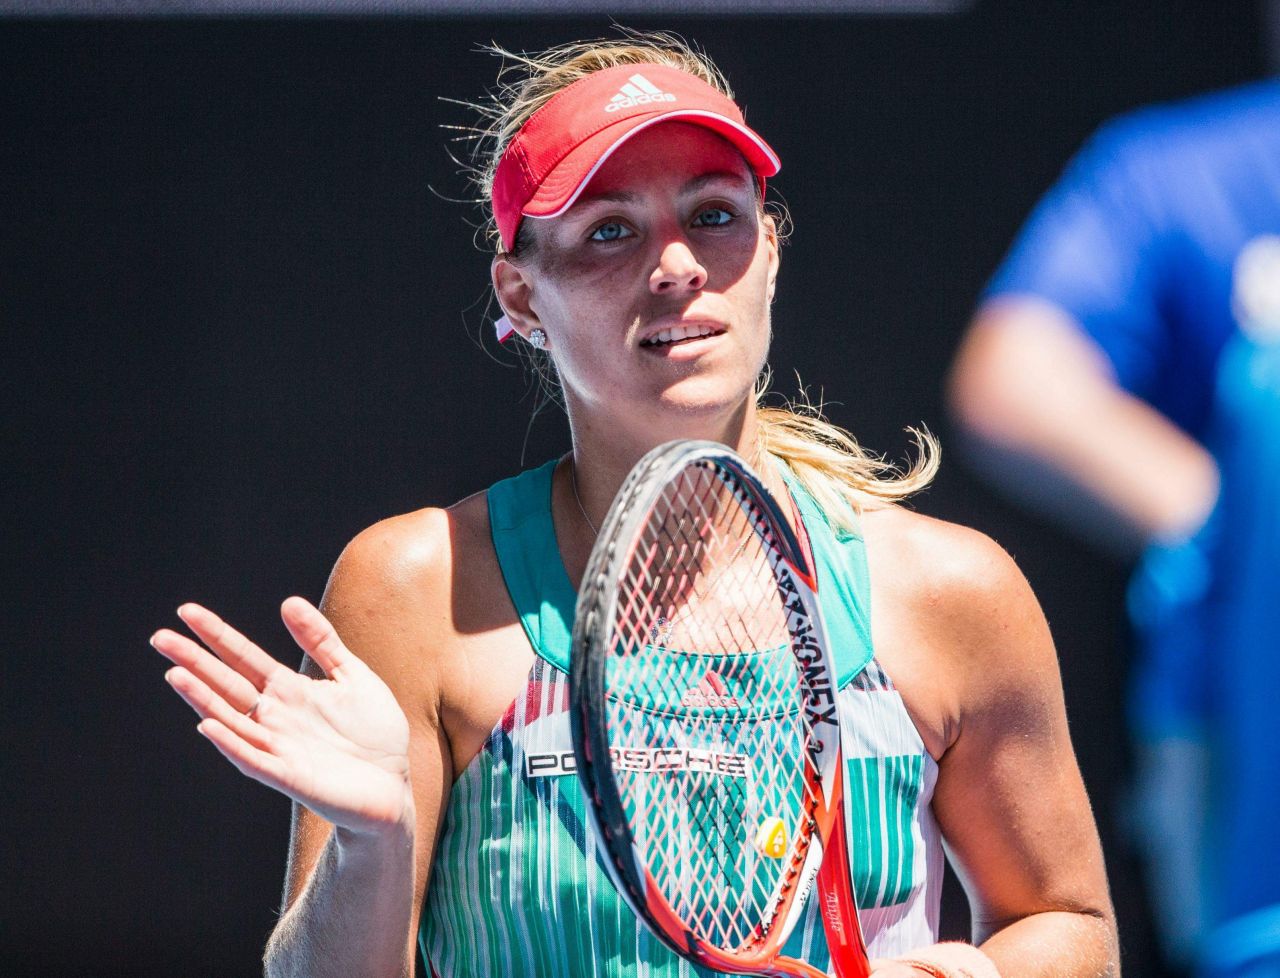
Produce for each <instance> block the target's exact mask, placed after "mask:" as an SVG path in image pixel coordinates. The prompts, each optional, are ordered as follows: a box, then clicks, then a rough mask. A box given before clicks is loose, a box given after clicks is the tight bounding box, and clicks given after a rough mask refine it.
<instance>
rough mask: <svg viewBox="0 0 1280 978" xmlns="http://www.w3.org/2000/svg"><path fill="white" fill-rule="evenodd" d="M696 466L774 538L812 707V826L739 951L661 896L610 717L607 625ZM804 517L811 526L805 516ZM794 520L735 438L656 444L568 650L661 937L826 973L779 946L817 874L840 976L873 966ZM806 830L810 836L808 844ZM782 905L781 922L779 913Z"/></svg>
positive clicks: (725, 965) (638, 882)
mask: <svg viewBox="0 0 1280 978" xmlns="http://www.w3.org/2000/svg"><path fill="white" fill-rule="evenodd" d="M691 467H702V468H707V469H718V470H719V471H720V473H722V475H721V476H720V477H721V478H722V479H723V481H724V483H725V484H726V485H727V486H728V487H729V488H730V489H731V490H732V491H733V493H734V495H735V497H736V498H737V500H738V502H739V504H740V505H741V506H742V508H743V509H744V511H745V512H746V513H747V514H748V515H749V517H750V518H751V522H752V524H753V526H754V527H755V529H756V532H757V533H759V534H760V536H761V539H762V540H763V542H764V549H765V552H766V554H768V558H769V561H770V565H771V567H772V569H773V572H774V576H775V578H776V580H777V584H778V592H779V596H780V597H781V599H782V603H783V606H784V608H785V609H786V615H787V628H788V631H789V632H790V636H791V647H792V651H793V652H794V653H795V655H796V658H797V660H798V664H799V666H800V668H801V672H802V674H803V676H804V681H803V682H802V684H801V693H802V697H803V702H802V708H803V709H804V711H805V713H806V715H807V716H808V718H809V724H810V727H811V728H812V729H813V730H814V731H815V734H816V736H815V737H814V738H813V740H812V742H811V744H810V749H809V752H808V758H807V761H806V763H805V765H804V775H805V778H806V780H807V782H808V784H807V786H806V787H807V788H808V789H809V790H808V791H806V792H805V797H806V799H807V800H808V805H809V809H810V810H809V811H808V813H807V816H808V817H807V819H806V820H805V821H806V822H807V824H802V826H801V827H800V828H799V829H798V830H797V834H798V835H800V834H801V833H803V834H804V835H802V837H801V839H800V840H798V841H797V843H796V844H795V845H793V846H792V851H791V855H790V856H789V862H788V865H787V866H785V867H784V868H783V872H782V876H781V880H780V882H779V883H778V885H777V887H776V889H775V892H774V896H773V901H772V903H773V909H772V912H771V915H770V917H769V918H768V920H767V921H766V922H765V923H764V924H762V925H761V927H760V928H759V929H758V933H757V935H756V936H755V938H754V939H753V940H748V941H746V942H744V944H743V945H741V946H740V947H738V948H736V949H733V950H729V949H725V948H719V947H715V946H713V945H710V944H708V943H707V942H706V941H704V940H702V939H701V938H700V937H699V936H698V935H697V934H696V933H694V932H693V931H692V930H691V929H690V928H689V927H688V925H687V924H686V923H685V922H684V921H683V920H682V918H681V917H680V916H679V915H678V914H677V913H676V911H675V910H674V909H673V908H672V906H671V905H670V903H669V902H668V901H667V900H666V898H665V897H664V896H663V894H662V892H661V890H660V888H659V887H658V886H657V884H656V882H655V881H654V879H653V877H652V876H651V875H650V873H649V871H648V868H647V866H646V864H645V862H644V859H643V854H642V852H641V850H640V849H639V847H638V846H637V845H636V843H635V840H634V838H633V836H632V833H631V830H630V828H629V826H628V824H627V820H626V817H625V814H624V811H623V806H622V801H621V798H620V797H619V795H618V791H617V785H616V782H615V781H614V778H613V774H612V771H611V769H610V758H609V745H608V735H607V731H606V730H605V725H604V722H603V719H602V718H603V699H604V695H605V660H606V654H604V653H603V652H602V651H600V650H602V649H605V648H607V647H608V645H609V643H610V642H611V636H610V635H609V634H608V633H609V631H610V629H611V627H612V622H613V620H614V613H615V611H616V606H617V602H618V591H617V586H616V582H617V581H618V580H619V579H620V575H621V572H622V570H621V569H622V568H625V567H626V566H627V565H628V563H629V561H630V559H631V555H632V548H633V547H634V545H635V543H636V540H637V539H638V534H639V530H640V527H641V525H642V524H643V523H644V521H645V520H646V519H647V518H648V515H649V512H650V510H651V509H652V507H653V505H654V504H655V503H656V502H657V500H658V499H659V497H660V496H661V493H662V491H663V489H664V487H665V486H667V485H668V484H669V483H670V482H671V480H673V479H674V478H676V477H677V476H678V475H679V474H680V473H681V472H684V471H686V470H687V469H689V468H691ZM796 524H797V526H798V527H799V529H800V534H801V536H802V537H803V536H804V528H803V525H802V524H801V523H800V520H799V518H798V516H797V519H796ZM807 544H808V540H807V539H804V540H803V543H802V542H801V539H800V538H797V535H796V533H795V532H793V531H792V529H791V526H790V525H789V524H788V523H787V520H786V518H785V516H784V515H783V512H782V510H781V508H780V507H779V506H778V503H777V501H776V500H775V499H774V497H773V495H772V494H771V493H770V492H769V491H768V489H767V488H766V487H765V485H764V483H763V481H762V480H761V479H760V478H759V476H758V475H756V473H755V472H753V471H752V470H751V468H750V467H749V466H748V465H747V463H746V462H745V461H744V460H743V459H742V458H741V457H740V456H739V455H738V454H737V453H735V452H733V451H732V450H731V449H729V448H727V447H726V446H724V445H720V444H717V443H715V442H705V441H676V442H668V443H667V444H665V445H660V446H659V447H657V448H655V449H653V450H652V451H651V452H649V453H648V454H647V455H645V457H644V458H642V459H641V460H640V461H639V462H638V463H637V464H636V466H635V467H634V468H633V469H632V471H631V473H630V474H629V475H628V477H627V479H626V480H625V481H624V482H623V485H622V488H621V489H620V490H619V491H618V495H617V497H616V498H615V500H614V503H613V506H612V507H611V508H610V510H609V514H608V515H607V516H606V517H605V520H604V523H603V524H602V525H601V528H600V533H599V536H598V537H597V540H596V544H595V547H594V548H593V550H592V553H591V558H590V560H589V561H588V564H587V570H586V573H585V574H584V576H583V581H582V587H581V589H580V591H579V595H578V606H577V613H576V615H575V618H574V627H573V642H572V652H571V656H570V676H569V698H570V724H571V727H572V731H573V746H574V753H575V755H576V758H577V766H578V776H579V779H580V781H581V784H582V787H583V791H584V793H585V794H586V796H587V798H586V800H587V805H586V808H587V811H588V813H589V817H590V819H591V821H592V823H593V825H594V827H595V829H596V838H597V839H598V840H599V841H600V849H601V852H602V855H603V856H604V857H605V858H604V862H605V865H606V866H607V867H608V869H609V873H610V875H611V877H612V878H613V881H614V884H615V886H616V887H617V889H618V891H619V892H620V893H621V894H622V895H623V897H624V898H625V899H626V900H627V902H628V904H630V906H631V908H632V909H633V910H634V911H635V913H636V915H637V916H638V917H640V918H641V919H642V920H644V921H645V922H646V923H647V924H648V925H649V927H650V929H651V930H653V932H654V933H655V934H656V935H657V936H658V938H659V939H660V940H662V941H663V943H665V944H667V945H668V946H669V947H670V948H671V949H672V950H674V951H675V952H676V953H677V954H680V955H681V956H683V957H685V958H687V959H689V960H691V961H694V962H696V963H698V964H700V965H704V966H706V967H709V968H713V969H715V970H718V971H728V972H731V973H750V974H758V975H777V976H799V978H826V972H823V971H821V970H820V969H818V968H815V967H814V966H813V965H810V964H807V963H806V962H803V961H798V960H794V959H790V958H784V957H780V952H781V950H782V947H783V945H784V944H785V943H786V941H787V938H788V937H789V936H790V935H791V932H792V931H793V930H794V928H795V926H796V924H797V923H798V922H799V919H800V917H801V915H802V914H803V912H804V907H805V899H806V897H807V896H808V893H809V890H810V889H811V888H812V885H813V882H814V880H815V878H816V880H817V882H818V893H817V898H818V899H819V900H820V901H821V906H820V911H821V915H822V920H823V929H824V932H825V934H826V939H827V947H828V950H829V952H830V956H831V962H832V965H833V967H834V973H835V975H836V978H867V976H868V975H869V974H870V967H869V965H868V963H867V954H866V947H865V944H864V941H863V937H862V930H861V927H860V925H859V923H858V915H857V904H856V902H855V900H854V896H853V887H852V884H851V879H850V862H849V849H848V844H847V840H846V837H845V812H844V759H843V751H842V749H841V734H840V712H839V708H838V700H837V693H838V691H837V688H836V676H835V668H834V663H833V662H832V659H831V654H830V648H829V646H828V644H827V639H826V631H825V629H824V627H823V623H822V612H821V609H820V607H819V604H818V581H817V575H816V573H815V568H814V564H813V560H812V556H811V553H810V551H809V548H808V546H807ZM804 836H807V837H808V842H807V844H804V842H803V838H804ZM779 915H780V916H781V918H782V919H781V920H780V921H779V920H778V919H777V918H778V916H779Z"/></svg>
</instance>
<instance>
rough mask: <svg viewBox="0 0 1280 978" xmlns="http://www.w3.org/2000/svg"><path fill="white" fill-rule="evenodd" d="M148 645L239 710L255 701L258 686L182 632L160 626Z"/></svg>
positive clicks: (244, 710)
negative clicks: (180, 633)
mask: <svg viewBox="0 0 1280 978" xmlns="http://www.w3.org/2000/svg"><path fill="white" fill-rule="evenodd" d="M151 647H152V648H153V649H155V650H156V651H157V652H159V653H160V654H161V655H163V656H164V657H165V658H166V659H168V660H169V661H170V662H172V663H173V664H174V665H176V666H182V667H183V668H184V669H186V670H188V671H189V672H192V673H194V674H195V675H196V676H198V677H199V678H200V679H201V680H202V681H203V682H204V683H205V684H206V685H208V686H209V687H210V688H211V689H213V690H214V692H216V693H217V694H218V695H219V696H221V697H222V698H223V699H225V700H226V701H227V702H228V703H230V704H231V705H232V706H233V707H234V708H235V709H237V710H239V711H240V712H241V713H248V712H249V710H250V709H252V708H253V704H254V703H256V702H258V688H257V687H256V686H254V685H253V683H251V682H249V680H247V679H246V678H245V677H244V676H242V675H240V673H238V672H236V671H235V670H234V669H232V668H231V667H230V666H229V665H227V664H226V663H225V662H223V661H222V660H221V659H219V658H218V657H217V656H216V655H213V654H212V653H211V652H209V651H208V650H207V649H205V648H202V647H201V646H199V645H197V644H196V643H195V642H193V641H191V639H189V638H187V637H186V636H185V635H179V634H178V633H177V632H175V631H172V630H171V629H168V628H162V629H160V631H158V632H156V633H155V634H154V635H152V636H151Z"/></svg>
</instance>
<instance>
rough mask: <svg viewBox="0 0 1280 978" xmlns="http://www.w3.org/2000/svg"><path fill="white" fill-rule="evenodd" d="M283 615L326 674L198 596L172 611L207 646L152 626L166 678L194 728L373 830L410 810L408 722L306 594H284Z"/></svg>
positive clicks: (260, 775) (264, 773) (281, 786)
mask: <svg viewBox="0 0 1280 978" xmlns="http://www.w3.org/2000/svg"><path fill="white" fill-rule="evenodd" d="M280 614H281V617H282V618H283V619H284V623H285V626H286V627H287V628H288V629H289V632H290V634H292V635H293V638H294V641H296V642H297V643H298V645H299V646H300V647H301V648H302V650H303V651H304V652H306V653H307V655H308V656H310V657H311V659H312V660H313V661H314V662H315V663H316V665H318V666H319V667H320V668H321V669H322V670H323V671H324V675H325V678H323V679H313V678H311V677H310V676H306V675H303V674H301V673H299V672H295V671H294V670H293V669H290V668H289V667H288V666H285V665H283V664H281V663H280V662H277V661H276V660H275V659H273V658H272V657H271V656H269V655H268V654H267V653H266V652H264V651H263V650H262V649H261V648H259V647H258V646H257V645H255V644H254V643H253V642H251V641H249V640H248V639H247V638H245V637H244V636H243V635H241V634H240V633H239V632H237V631H236V630H235V629H234V628H232V627H231V626H230V625H228V624H227V623H226V622H224V621H223V620H222V619H221V618H219V617H218V616H217V615H215V614H214V613H213V612H211V611H209V610H207V609H206V608H202V607H201V606H200V605H198V604H184V605H183V606H182V607H181V608H179V609H178V616H179V617H180V618H181V619H182V620H183V621H184V622H185V623H186V624H187V626H188V627H189V628H190V629H191V630H192V631H193V632H194V633H195V634H196V635H197V636H198V637H199V638H200V640H201V641H202V642H204V644H205V645H206V646H208V648H205V647H203V646H201V645H200V644H198V643H196V642H193V641H192V640H191V639H189V638H187V637H186V636H185V635H181V634H179V633H178V632H175V631H172V630H170V629H167V628H162V629H161V630H160V631H158V632H156V633H155V634H154V635H153V636H151V644H152V646H153V647H154V648H155V649H156V651H158V652H159V653H160V654H161V655H163V656H164V657H165V658H167V659H169V660H170V661H172V662H173V663H174V667H173V668H172V669H170V670H169V671H168V672H166V673H165V679H166V680H168V682H169V684H170V685H171V686H172V687H173V688H174V689H175V690H177V692H178V695H180V696H181V697H182V698H183V699H184V700H186V701H187V703H188V704H189V705H190V706H191V708H192V709H193V710H195V711H196V713H197V714H199V715H200V717H201V720H200V722H199V723H198V724H197V725H196V729H197V730H199V731H200V733H202V734H203V735H204V736H205V737H207V738H208V739H209V740H211V741H212V742H213V744H214V746H215V747H217V748H218V750H220V751H221V752H222V753H223V755H224V756H225V757H226V758H227V759H228V760H229V761H231V763H232V764H234V765H235V766H236V767H237V768H239V769H240V770H241V771H242V772H243V773H244V774H247V775H248V776H249V777H251V778H255V779H256V780H258V781H261V782H262V783H263V784H265V785H269V786H270V787H272V788H275V789H276V790H277V791H281V792H283V793H284V794H286V795H288V796H289V797H290V798H292V799H293V800H294V801H297V802H299V803H300V804H302V805H305V806H306V807H307V808H309V809H311V810H312V811H313V812H315V813H316V814H317V815H320V816H321V817H323V818H325V819H327V820H328V821H330V822H332V823H333V824H334V825H337V826H340V827H342V828H345V829H348V830H349V831H352V832H357V833H377V832H379V831H381V830H385V829H388V828H390V827H391V826H393V825H396V824H401V825H403V824H404V823H405V821H406V820H410V821H411V820H412V816H413V797H412V794H411V793H410V786H409V756H408V754H409V723H408V721H407V720H406V719H405V715H404V711H403V710H401V709H400V705H399V704H398V703H397V702H396V698H395V696H394V694H392V692H391V690H390V689H388V688H387V685H386V684H385V683H384V682H383V681H382V680H381V679H380V678H379V677H378V676H377V674H376V673H374V672H373V670H371V669H370V668H369V667H368V666H366V665H365V664H364V663H363V662H362V661H360V659H358V658H357V657H356V656H355V655H354V654H353V653H352V652H351V651H350V650H349V649H348V648H347V647H346V646H345V645H344V644H343V643H342V640H341V639H340V638H339V637H338V633H337V632H336V631H334V628H333V626H332V625H331V624H330V623H329V621H328V619H326V618H325V617H324V615H322V614H321V613H320V611H319V610H318V609H317V608H316V607H315V606H314V605H312V604H311V603H310V602H308V601H305V600H303V599H302V598H297V597H294V598H289V599H288V600H286V601H285V602H284V604H283V605H282V606H281V609H280ZM210 650H212V651H210ZM214 653H216V655H215V654H214Z"/></svg>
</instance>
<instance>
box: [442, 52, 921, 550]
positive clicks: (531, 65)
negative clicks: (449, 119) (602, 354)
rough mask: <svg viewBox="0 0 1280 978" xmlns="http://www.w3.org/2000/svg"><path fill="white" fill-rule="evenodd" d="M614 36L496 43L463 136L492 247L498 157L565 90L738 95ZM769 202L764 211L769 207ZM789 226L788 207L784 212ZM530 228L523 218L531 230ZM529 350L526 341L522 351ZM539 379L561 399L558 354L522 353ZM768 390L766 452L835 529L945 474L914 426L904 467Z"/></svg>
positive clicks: (688, 61)
mask: <svg viewBox="0 0 1280 978" xmlns="http://www.w3.org/2000/svg"><path fill="white" fill-rule="evenodd" d="M620 31H621V32H622V35H623V36H622V37H621V38H620V39H613V40H595V41H579V42H575V43H572V44H564V45H560V46H558V47H554V48H550V49H548V50H546V51H540V52H536V53H532V54H530V53H523V52H522V53H517V52H513V51H509V50H507V49H505V48H502V47H499V46H498V45H490V46H489V47H488V48H487V49H486V50H488V51H489V52H490V53H491V54H494V55H497V56H498V57H500V58H502V60H503V65H502V68H501V69H500V71H499V73H498V80H497V85H496V87H495V88H494V89H493V90H492V91H490V92H489V93H488V96H487V98H486V100H485V101H483V102H481V103H478V104H472V106H471V107H472V108H474V109H475V110H476V111H477V112H478V113H479V115H480V118H481V122H480V125H478V126H475V127H472V128H470V129H467V130H466V131H465V135H464V136H463V137H462V138H463V139H465V140H468V141H470V142H472V144H473V146H472V154H471V155H472V160H473V162H472V164H471V165H466V164H464V166H466V169H467V170H468V172H469V174H470V176H471V178H472V180H473V181H474V182H475V183H476V184H477V186H478V189H479V190H480V193H481V196H482V199H483V202H484V204H485V217H486V220H485V223H484V225H483V227H482V229H481V230H482V232H483V234H484V237H485V239H486V241H487V242H488V244H489V246H490V247H491V248H493V249H494V250H495V251H501V247H502V246H501V242H500V239H499V237H498V231H497V225H496V223H495V221H494V219H493V212H492V207H491V206H490V202H491V194H492V189H493V175H494V171H495V170H496V169H497V166H498V161H499V160H501V158H502V154H503V152H504V151H505V150H506V147H507V144H508V143H509V142H510V141H511V139H512V137H514V136H515V134H516V133H517V132H519V131H520V127H521V126H523V125H524V124H525V122H526V121H527V120H528V119H529V117H530V116H532V115H533V114H534V113H535V112H537V111H538V109H540V108H541V107H542V106H543V105H545V104H546V103H547V101H548V100H550V99H551V98H552V97H553V96H554V95H555V94H556V93H557V92H559V91H561V90H562V89H564V88H565V87H567V86H568V85H571V84H573V83H574V82H576V81H578V80H579V79H581V78H584V77H586V76H587V75H589V74H591V73H592V72H594V71H600V70H602V69H604V68H615V67H618V66H621V65H634V64H662V65H668V66H670V67H673V68H677V69H680V70H682V71H686V72H688V73H690V74H692V75H695V76H696V77H698V78H701V79H702V80H703V81H705V82H706V83H707V84H709V85H712V86H713V87H715V88H716V89H717V90H719V91H720V92H722V93H723V94H724V95H725V96H727V97H728V98H733V97H734V96H733V90H732V89H731V88H730V87H729V83H728V81H727V79H726V78H725V77H724V75H723V74H722V73H721V72H720V69H718V68H717V67H716V66H715V64H713V63H712V61H711V59H710V58H708V57H707V55H706V54H705V53H703V52H702V51H700V50H698V49H697V48H695V47H693V46H692V45H690V44H688V43H686V42H685V41H684V40H683V39H681V38H680V37H678V36H676V35H674V34H668V33H657V32H640V31H633V30H627V29H624V28H620ZM766 206H767V205H766V204H765V202H764V201H761V207H762V208H763V207H766ZM777 217H778V218H779V223H780V224H784V225H785V224H786V223H788V222H787V217H786V213H785V209H783V210H780V211H779V212H778V214H777ZM527 225H528V222H525V225H524V226H526V227H527ZM527 243H528V238H527V236H526V235H525V234H524V232H523V227H522V231H521V233H519V234H517V237H516V241H515V242H514V243H513V244H512V248H511V256H512V257H513V258H516V257H518V255H519V254H520V253H522V252H524V251H525V249H526V247H527ZM523 346H525V344H521V347H523ZM523 352H524V353H525V355H527V357H528V360H529V364H530V366H531V368H532V369H533V371H534V373H535V374H536V375H537V377H538V381H539V383H540V385H541V387H542V391H543V395H544V400H543V401H542V402H541V403H540V404H539V405H538V407H537V408H535V413H536V412H537V411H539V410H541V409H542V407H544V406H545V404H546V403H547V402H548V401H551V400H555V401H559V399H560V390H559V383H558V381H557V379H556V376H555V367H554V364H553V362H552V361H551V358H550V357H549V356H548V355H547V354H546V353H543V352H540V351H536V350H533V349H532V348H530V349H528V350H527V351H523ZM768 390H769V373H768V370H767V368H766V370H765V372H764V373H763V374H762V376H761V378H760V380H759V382H758V383H757V385H756V423H757V436H758V439H759V443H760V447H761V450H762V451H764V452H769V453H771V454H773V455H775V456H777V457H779V458H781V459H782V460H784V461H785V462H786V463H787V464H788V465H789V466H790V468H791V470H792V471H793V472H794V473H795V475H796V478H797V479H798V480H799V481H800V483H801V485H803V486H804V488H805V489H806V490H807V491H808V492H809V494H810V495H812V496H813V497H814V499H815V500H816V501H817V502H818V504H819V505H820V506H821V507H822V509H823V511H824V512H825V513H826V514H827V518H828V519H829V520H830V521H831V523H832V524H833V525H834V526H836V527H837V528H842V529H849V530H852V529H853V528H854V522H855V521H854V517H853V514H854V513H859V512H861V511H862V510H863V509H864V508H866V507H867V505H868V504H877V503H881V504H882V503H893V502H897V501H899V500H902V499H905V498H906V497H907V496H909V495H911V494H912V493H915V492H918V491H919V490H921V489H923V488H925V487H926V486H927V485H928V484H929V483H930V482H931V481H932V480H933V477H934V475H935V474H936V472H937V470H938V461H939V454H940V450H939V446H938V442H937V440H936V439H935V438H934V437H933V436H932V435H931V434H930V433H929V432H928V431H925V430H917V429H914V428H913V429H909V430H910V431H911V434H912V437H913V438H914V440H915V444H916V447H917V450H918V451H917V455H916V458H915V461H914V462H912V464H911V465H910V466H909V467H908V468H907V470H906V471H902V470H900V469H898V468H897V467H895V466H893V465H891V464H890V463H888V462H886V461H885V460H884V459H882V458H880V457H879V456H876V455H874V454H872V453H870V452H868V451H867V450H866V449H864V448H863V447H862V446H861V445H859V444H858V442H857V441H856V440H855V439H854V437H853V435H851V434H850V433H849V432H848V431H846V430H844V429H843V428H840V427H838V426H837V425H834V424H832V423H831V422H830V421H828V420H827V419H826V418H825V417H823V414H822V405H821V403H818V404H814V403H813V402H812V401H810V400H809V398H808V397H807V395H806V394H805V392H804V391H803V389H802V390H801V392H800V395H799V398H798V399H797V400H794V401H786V402H784V403H783V404H781V405H780V406H772V405H768V404H765V403H764V401H765V398H766V397H767V395H768Z"/></svg>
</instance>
